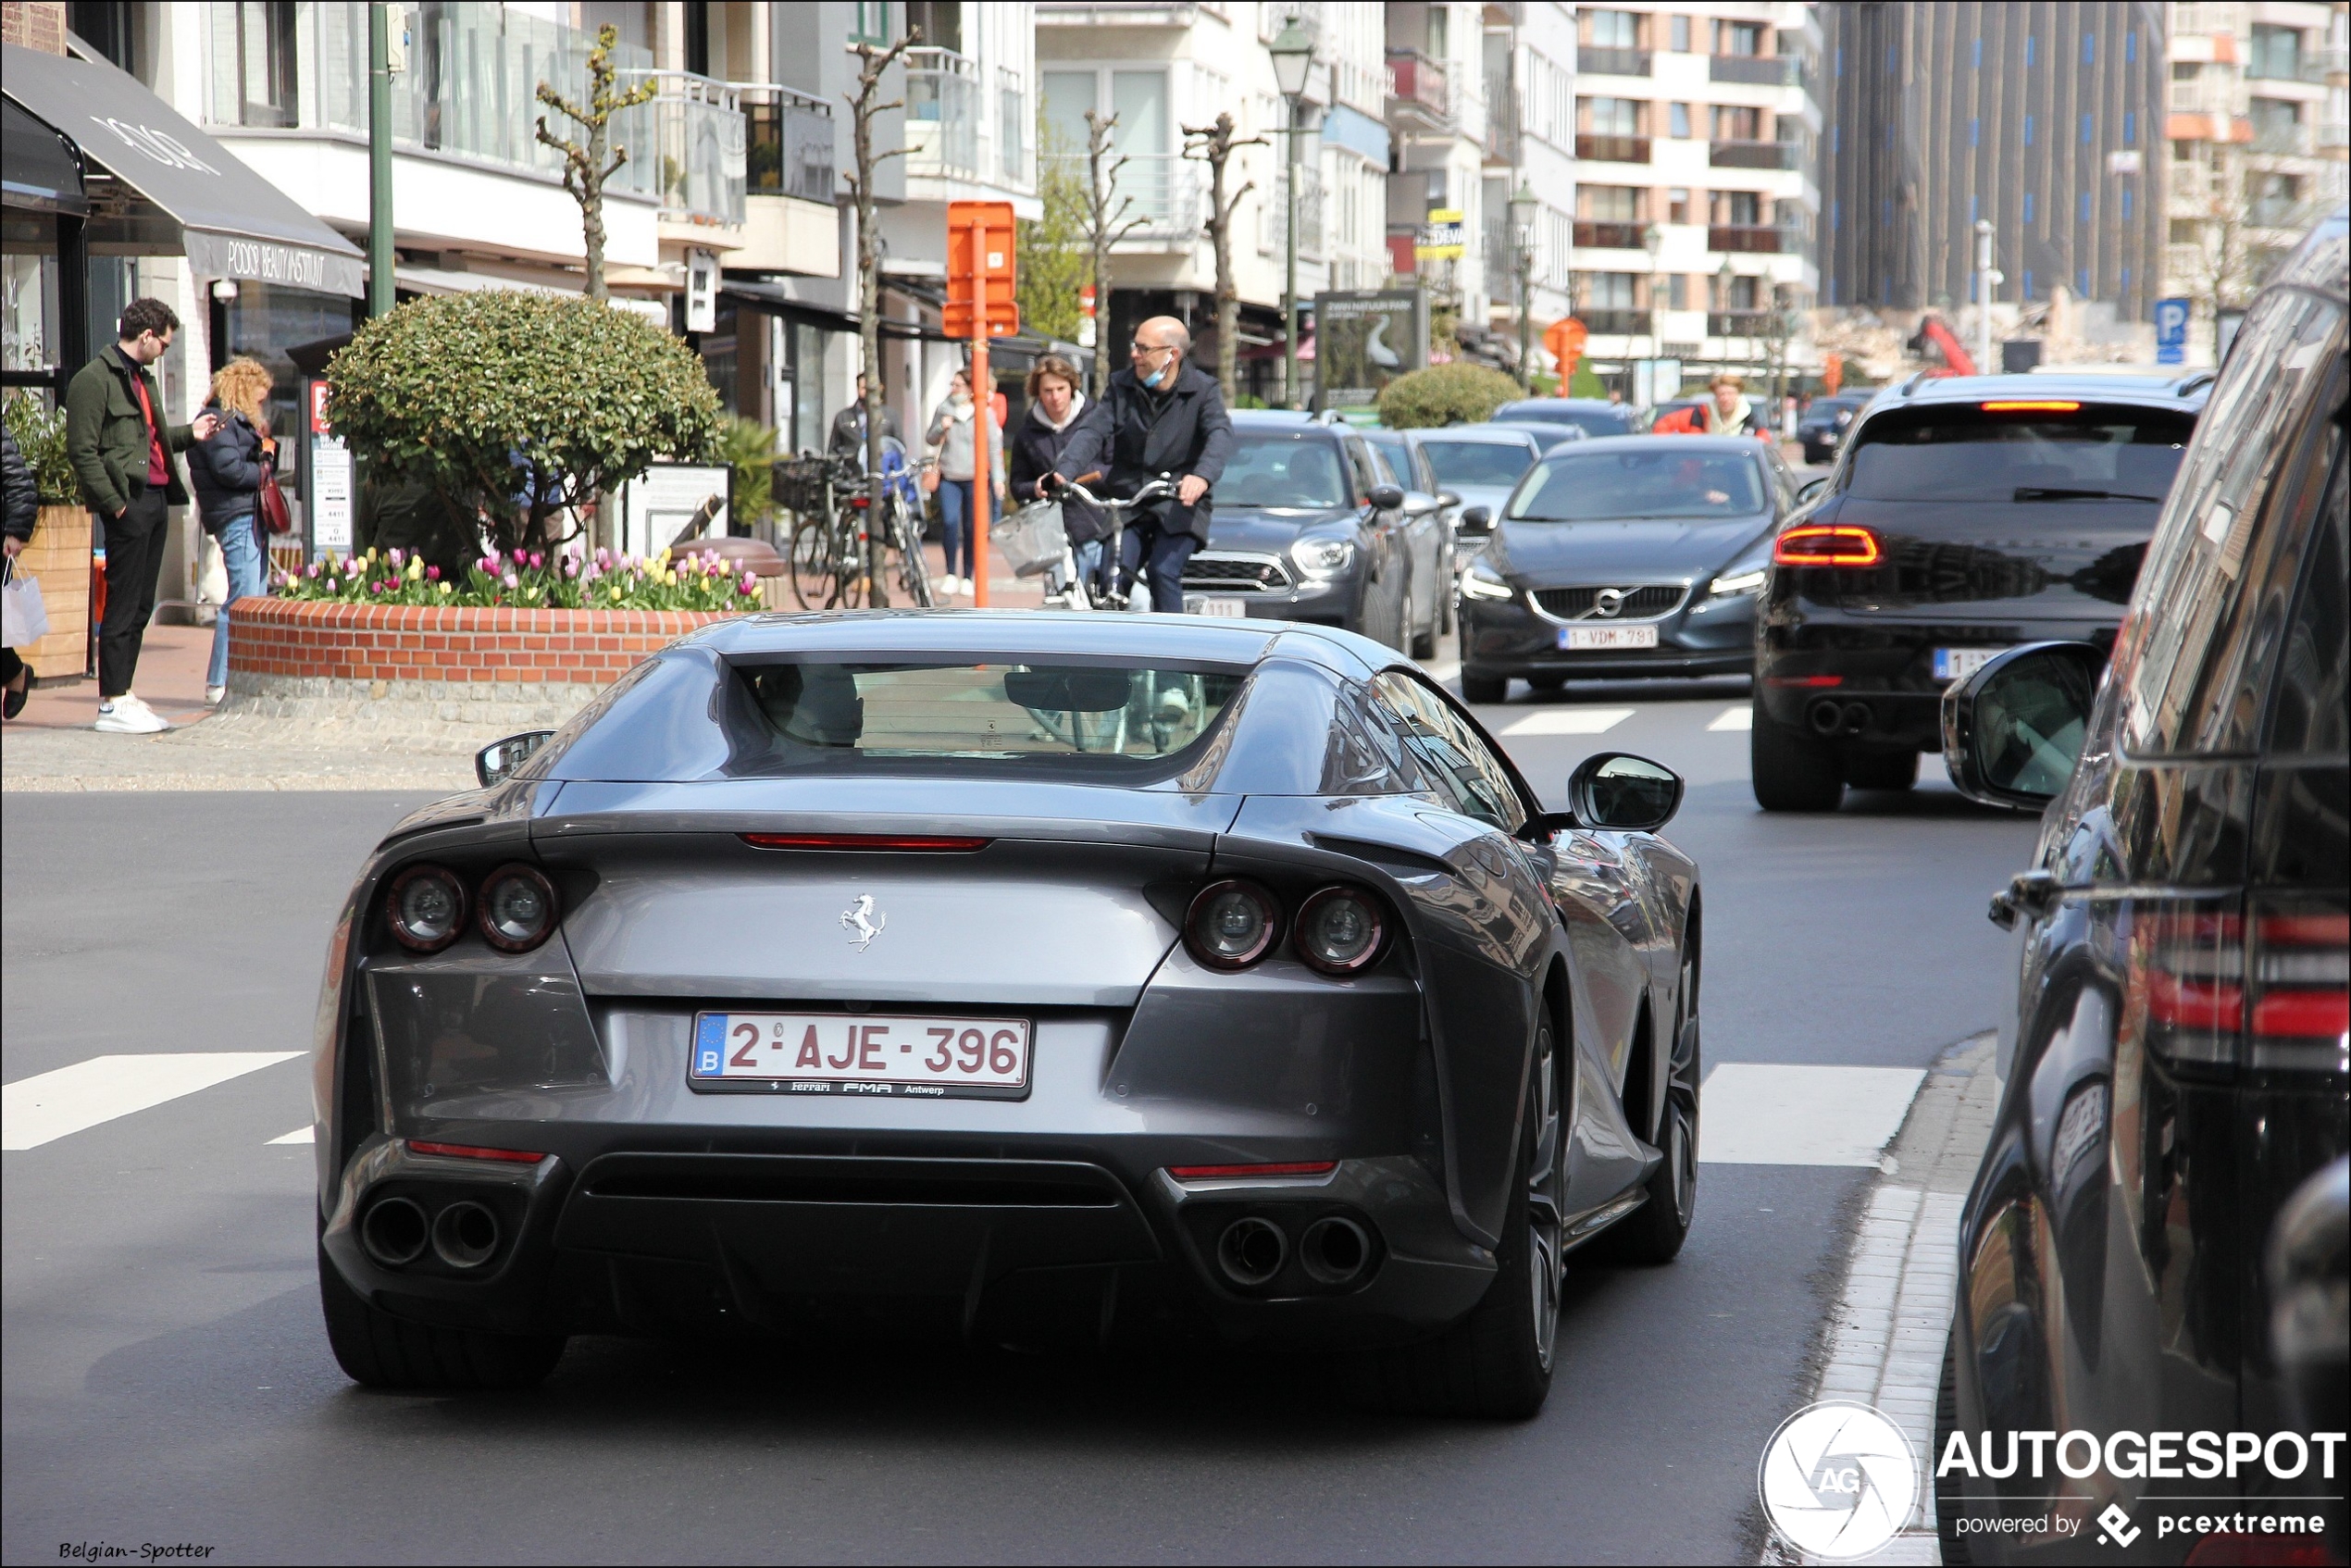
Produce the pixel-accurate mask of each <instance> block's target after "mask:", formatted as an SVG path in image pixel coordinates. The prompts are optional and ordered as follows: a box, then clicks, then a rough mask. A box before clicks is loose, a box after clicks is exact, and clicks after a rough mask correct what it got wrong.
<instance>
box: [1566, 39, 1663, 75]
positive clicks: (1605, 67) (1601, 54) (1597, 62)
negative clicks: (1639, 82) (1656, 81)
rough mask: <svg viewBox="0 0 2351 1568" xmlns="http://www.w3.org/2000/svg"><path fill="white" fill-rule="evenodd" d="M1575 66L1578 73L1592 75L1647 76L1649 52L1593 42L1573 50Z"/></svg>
mask: <svg viewBox="0 0 2351 1568" xmlns="http://www.w3.org/2000/svg"><path fill="white" fill-rule="evenodd" d="M1575 68H1576V70H1577V72H1578V73H1579V74H1589V75H1593V76H1647V75H1648V73H1649V52H1648V50H1647V49H1618V48H1611V47H1608V46H1605V45H1600V44H1593V45H1591V46H1589V47H1586V48H1580V49H1578V50H1576V51H1575Z"/></svg>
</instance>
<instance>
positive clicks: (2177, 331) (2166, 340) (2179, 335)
mask: <svg viewBox="0 0 2351 1568" xmlns="http://www.w3.org/2000/svg"><path fill="white" fill-rule="evenodd" d="M2188 315H2189V311H2188V302H2187V301H2185V300H2183V299H2177V298H2173V299H2162V300H2158V301H2156V302H2155V362H2156V363H2157V364H2158V365H2185V364H2186V363H2187V362H2188Z"/></svg>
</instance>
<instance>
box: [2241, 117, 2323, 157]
mask: <svg viewBox="0 0 2351 1568" xmlns="http://www.w3.org/2000/svg"><path fill="white" fill-rule="evenodd" d="M2249 150H2250V151H2252V152H2256V153H2279V154H2283V155H2285V156H2301V157H2307V156H2310V128H2309V127H2308V126H2307V125H2305V124H2303V123H2302V122H2301V121H2300V120H2296V119H2282V120H2272V121H2270V123H2269V124H2267V125H2264V124H2263V123H2262V122H2261V121H2259V120H2258V119H2257V120H2255V121H2254V122H2253V141H2252V143H2251V144H2250V147H2249Z"/></svg>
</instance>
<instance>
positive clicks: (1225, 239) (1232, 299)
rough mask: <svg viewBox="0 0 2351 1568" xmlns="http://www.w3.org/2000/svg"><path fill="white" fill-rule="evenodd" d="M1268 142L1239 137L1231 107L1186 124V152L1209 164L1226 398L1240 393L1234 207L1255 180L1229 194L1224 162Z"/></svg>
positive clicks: (1219, 354) (1219, 366) (1219, 374)
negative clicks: (1208, 120)
mask: <svg viewBox="0 0 2351 1568" xmlns="http://www.w3.org/2000/svg"><path fill="white" fill-rule="evenodd" d="M1266 144H1267V143H1266V141H1265V138H1264V137H1263V136H1250V137H1245V138H1242V139H1239V140H1236V139H1235V138H1234V136H1233V117H1232V115H1231V114H1230V113H1229V112H1227V113H1222V114H1219V115H1218V116H1217V117H1216V120H1215V123H1213V124H1212V125H1188V126H1186V127H1184V156H1186V157H1188V158H1191V159H1193V160H1194V161H1196V162H1200V163H1205V164H1206V165H1208V238H1209V243H1211V244H1212V245H1213V246H1214V247H1215V251H1216V384H1217V385H1218V386H1220V387H1222V388H1223V389H1224V392H1225V402H1226V403H1227V404H1230V403H1232V402H1233V401H1234V400H1235V398H1236V397H1237V396H1238V392H1237V390H1236V385H1235V383H1236V380H1237V371H1238V362H1239V354H1240V335H1241V292H1240V288H1239V286H1238V285H1237V284H1236V283H1235V282H1234V281H1233V209H1234V208H1235V207H1238V205H1240V202H1241V198H1242V197H1243V196H1246V195H1248V194H1249V193H1250V192H1251V191H1252V190H1255V189H1256V187H1257V182H1256V181H1255V180H1243V181H1242V182H1241V188H1240V189H1239V190H1238V191H1235V192H1234V193H1232V194H1231V195H1229V196H1227V195H1226V194H1225V164H1226V163H1227V162H1228V161H1229V160H1230V159H1231V158H1232V156H1233V149H1234V148H1236V147H1263V146H1264V145H1266Z"/></svg>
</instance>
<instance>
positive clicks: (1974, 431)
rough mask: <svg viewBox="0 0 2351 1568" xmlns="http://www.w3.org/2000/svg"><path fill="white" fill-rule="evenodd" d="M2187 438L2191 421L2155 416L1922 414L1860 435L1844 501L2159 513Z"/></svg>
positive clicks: (2111, 410) (2154, 412)
mask: <svg viewBox="0 0 2351 1568" xmlns="http://www.w3.org/2000/svg"><path fill="white" fill-rule="evenodd" d="M2055 401H2059V402H2062V401H2063V400H2062V399H2059V400H2055ZM2195 431H2196V421H2195V419H2194V418H2192V417H2189V416H2187V415H2184V414H2178V413H2174V412H2171V410H2168V409H2158V408H2127V407H2098V406H2096V405H2084V406H2082V407H2080V408H2078V409H2069V410H2065V411H2050V412H2036V411H2018V412H2009V411H2005V410H1997V409H1979V408H1975V407H1972V406H1961V407H1957V408H1935V409H1933V410H1925V409H1922V410H1920V412H1919V414H1918V415H1917V416H1915V417H1909V416H1899V417H1881V418H1878V419H1875V420H1872V421H1871V422H1870V423H1869V424H1867V425H1865V426H1863V427H1862V433H1861V439H1860V444H1858V445H1856V446H1855V447H1854V448H1853V475H1852V478H1851V479H1850V480H1849V481H1848V482H1847V493H1848V494H1851V495H1853V496H1855V497H1857V498H1859V499H1860V500H1863V501H2006V502H2011V503H2015V504H2027V505H2038V504H2062V503H2066V502H2075V501H2135V502H2138V503H2141V504H2161V503H2162V500H2163V497H2164V496H2165V495H2166V494H2167V493H2168V492H2170V491H2171V476H2172V475H2173V474H2175V473H2177V472H2178V471H2179V467H2180V458H2181V456H2182V454H2183V453H2184V452H2185V451H2186V450H2187V444H2188V438H2189V437H2190V436H2191V435H2193V434H2194V433H2195Z"/></svg>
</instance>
